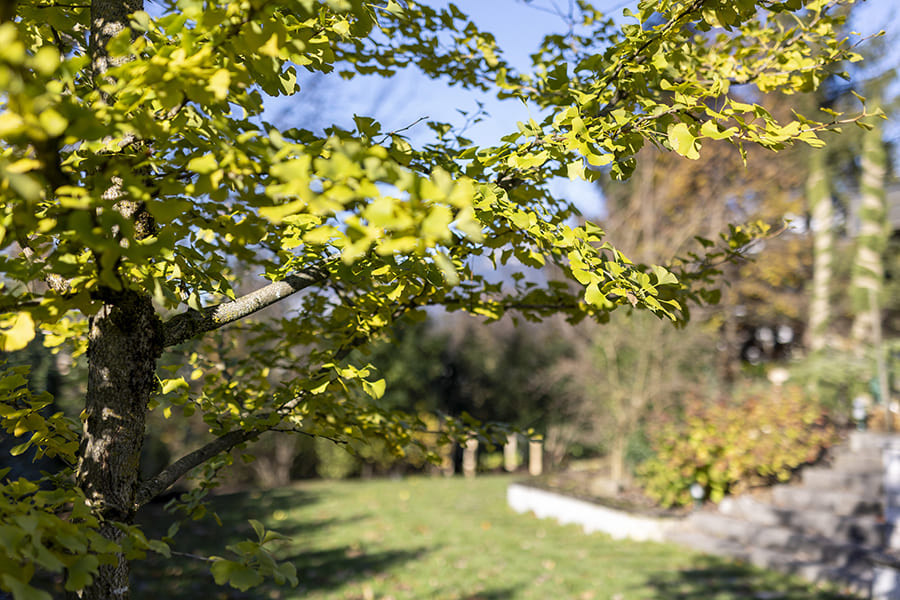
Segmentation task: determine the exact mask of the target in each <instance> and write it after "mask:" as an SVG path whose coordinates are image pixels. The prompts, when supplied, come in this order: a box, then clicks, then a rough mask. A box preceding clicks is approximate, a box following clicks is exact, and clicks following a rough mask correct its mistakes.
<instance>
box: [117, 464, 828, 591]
mask: <svg viewBox="0 0 900 600" xmlns="http://www.w3.org/2000/svg"><path fill="white" fill-rule="evenodd" d="M510 481H512V479H510V478H509V477H500V476H491V477H479V478H477V479H474V480H465V479H460V478H453V479H430V478H410V479H404V480H375V481H341V482H332V481H315V482H308V483H302V484H298V485H296V486H292V487H290V488H282V489H278V490H273V491H268V492H259V493H249V494H233V495H228V496H220V497H218V498H216V499H215V501H214V502H213V506H212V508H213V510H215V512H216V513H217V514H218V515H219V517H220V518H221V520H222V522H223V525H222V526H221V527H220V526H219V525H217V524H216V522H215V520H214V519H212V518H206V519H203V520H202V521H198V522H190V523H188V524H186V525H185V526H184V527H183V529H182V533H181V534H180V535H179V538H178V543H177V545H176V547H175V549H176V550H178V551H180V552H185V553H190V554H197V555H205V556H208V555H210V554H222V553H223V547H224V545H225V544H226V543H229V542H230V541H233V540H238V539H241V538H242V537H251V536H252V535H253V534H252V530H251V528H250V526H249V524H247V519H248V518H258V519H259V520H261V521H263V522H264V523H265V525H266V527H269V528H272V529H276V530H278V531H280V532H282V533H284V534H286V535H288V536H290V537H291V541H290V542H289V543H285V546H284V547H283V548H282V551H281V557H282V558H283V559H285V560H290V561H292V562H293V563H294V564H295V565H296V567H297V572H298V575H299V578H300V585H299V586H298V587H296V588H292V587H289V586H283V587H278V586H274V585H267V586H264V587H263V588H261V589H256V590H251V591H249V592H246V593H241V592H239V591H237V590H233V589H227V588H217V587H216V586H214V584H213V582H212V577H211V576H210V575H209V573H208V570H207V569H206V568H205V565H204V564H203V562H202V561H199V560H195V559H190V558H187V557H185V556H175V557H173V558H172V559H171V560H168V561H163V560H161V559H159V560H157V559H153V560H150V561H146V562H144V563H139V564H137V565H136V566H135V572H134V575H133V576H134V596H133V597H134V598H136V599H150V598H154V599H160V598H191V599H193V598H202V599H204V600H212V599H214V598H272V599H281V598H284V599H288V598H290V599H299V598H304V599H309V600H338V599H344V600H351V599H355V600H370V599H375V598H378V599H381V600H389V599H393V600H401V599H417V600H418V599H447V600H449V599H459V600H463V599H467V600H476V599H480V600H513V599H516V600H518V599H521V600H526V599H534V600H538V599H539V600H545V599H551V598H553V599H569V598H571V599H575V600H600V599H611V600H636V599H651V598H652V599H660V600H673V599H675V600H678V599H680V600H718V599H735V600H737V599H741V600H743V599H748V598H749V599H753V598H759V599H775V598H784V599H798V600H799V599H812V598H817V599H818V598H826V599H836V598H841V597H842V596H839V595H837V594H835V593H832V592H829V591H826V590H823V589H818V588H816V587H814V586H809V585H807V584H805V583H802V582H799V581H797V580H796V579H793V578H788V577H785V576H782V575H778V574H775V573H770V572H765V571H759V570H756V569H753V568H750V567H745V566H741V565H736V564H733V563H729V562H725V561H720V560H717V559H712V558H710V557H704V556H701V555H697V554H694V553H691V552H688V551H685V550H683V549H681V548H678V547H676V546H670V545H664V544H655V543H637V542H623V541H613V540H612V539H610V538H609V537H608V536H605V535H602V534H591V535H585V534H583V533H582V532H581V530H580V529H579V528H578V527H575V526H560V525H558V524H556V523H555V522H553V521H547V520H538V519H535V518H534V517H533V516H530V515H518V514H515V513H513V512H512V511H511V510H509V509H508V508H507V506H506V486H507V484H508V483H509V482H510ZM159 517H160V515H159V514H156V515H151V518H150V519H149V520H148V526H149V527H150V529H151V531H154V529H153V528H154V526H158V527H159V528H160V529H159V530H155V532H156V534H157V535H162V534H163V533H164V532H165V528H166V525H165V524H164V523H163V519H161V518H159Z"/></svg>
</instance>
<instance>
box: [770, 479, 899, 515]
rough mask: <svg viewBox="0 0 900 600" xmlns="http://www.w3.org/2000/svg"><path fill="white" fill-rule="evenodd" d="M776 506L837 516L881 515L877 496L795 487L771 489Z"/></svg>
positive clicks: (880, 505)
mask: <svg viewBox="0 0 900 600" xmlns="http://www.w3.org/2000/svg"><path fill="white" fill-rule="evenodd" d="M772 500H773V502H774V504H775V505H776V506H779V507H781V508H788V509H792V510H826V511H831V512H834V513H835V514H838V515H868V514H881V512H882V510H883V502H882V500H881V497H880V496H878V495H874V496H873V495H871V494H859V493H855V492H845V491H840V490H829V491H825V490H816V489H810V488H806V487H802V486H797V485H779V486H775V487H774V488H772Z"/></svg>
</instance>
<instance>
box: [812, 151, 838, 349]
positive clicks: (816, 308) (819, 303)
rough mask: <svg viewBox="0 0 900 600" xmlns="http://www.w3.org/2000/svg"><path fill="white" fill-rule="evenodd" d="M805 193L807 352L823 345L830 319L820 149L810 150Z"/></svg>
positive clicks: (828, 223)
mask: <svg viewBox="0 0 900 600" xmlns="http://www.w3.org/2000/svg"><path fill="white" fill-rule="evenodd" d="M806 194H807V201H808V202H809V208H810V213H811V215H812V232H813V283H812V298H811V300H810V305H809V331H808V332H807V336H808V338H807V339H808V343H809V349H810V351H812V352H817V351H819V350H822V349H823V348H825V344H826V333H827V330H828V325H829V321H830V319H831V311H830V306H829V299H828V296H829V291H830V288H831V263H832V255H833V253H834V231H833V227H834V209H833V208H832V206H831V190H830V188H829V184H828V171H827V170H826V167H825V153H824V152H822V151H817V150H813V151H812V152H811V154H810V162H809V179H808V180H807V182H806Z"/></svg>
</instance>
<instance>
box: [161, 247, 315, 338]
mask: <svg viewBox="0 0 900 600" xmlns="http://www.w3.org/2000/svg"><path fill="white" fill-rule="evenodd" d="M328 276H329V272H328V269H327V266H326V265H316V266H314V267H311V268H309V269H307V270H306V271H303V272H301V273H296V274H293V275H288V276H287V277H285V278H284V279H283V280H281V281H275V282H273V283H270V284H269V285H267V286H264V287H261V288H259V289H258V290H254V291H252V292H250V293H249V294H246V295H244V296H241V297H240V298H237V299H235V300H232V301H231V302H225V303H223V304H217V305H216V306H209V307H207V308H204V309H202V310H188V311H187V312H183V313H181V314H178V315H176V316H174V317H172V318H171V319H169V320H168V321H166V322H165V323H164V324H163V335H164V342H163V343H164V345H165V346H166V347H169V346H175V345H177V344H180V343H182V342H186V341H187V340H190V339H192V338H195V337H197V336H199V335H201V334H204V333H206V332H208V331H213V330H215V329H218V328H219V327H222V326H223V325H228V324H229V323H233V322H235V321H238V320H240V319H243V318H244V317H246V316H248V315H251V314H253V313H255V312H257V311H259V310H262V309H264V308H266V307H267V306H271V305H272V304H275V303H276V302H278V301H279V300H283V299H284V298H287V297H288V296H290V295H292V294H295V293H297V292H299V291H301V290H304V289H306V288H308V287H310V286H312V285H315V284H317V283H321V282H323V281H325V280H326V279H328Z"/></svg>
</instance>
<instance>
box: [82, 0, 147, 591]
mask: <svg viewBox="0 0 900 600" xmlns="http://www.w3.org/2000/svg"><path fill="white" fill-rule="evenodd" d="M142 9H143V0H92V2H91V33H90V53H91V65H92V70H93V75H94V81H95V82H96V83H97V84H100V82H101V79H102V77H103V76H104V75H105V73H106V71H107V69H109V67H111V66H114V65H115V64H117V62H118V61H121V60H124V59H111V58H110V56H109V53H108V52H107V50H106V45H107V43H108V42H109V40H110V39H112V38H113V37H115V36H116V35H118V34H119V33H121V32H122V31H124V30H125V29H127V28H128V24H129V22H128V19H129V15H130V14H132V13H134V12H135V11H138V10H142ZM120 188H121V179H118V178H116V177H113V178H112V180H111V181H110V189H109V190H108V191H107V193H105V194H104V198H109V199H119V198H121V197H122V195H123V194H122V190H121V189H120ZM125 204H127V206H123V205H122V203H120V206H119V207H117V208H120V210H121V209H122V208H125V209H126V210H125V211H124V212H126V213H127V214H126V216H132V217H133V216H134V213H135V212H136V211H135V210H133V208H134V207H133V206H131V205H133V204H134V203H133V202H132V203H129V202H127V200H126V201H125ZM103 293H104V294H105V297H104V304H103V306H102V307H101V309H100V310H99V311H98V312H97V313H96V314H95V315H94V316H92V317H91V319H90V328H89V333H88V389H87V397H86V398H85V410H84V415H83V426H82V441H81V447H80V449H79V459H78V469H77V471H76V475H75V481H76V484H77V485H78V486H79V487H80V488H81V489H82V490H83V492H84V494H85V496H86V497H87V499H88V502H89V503H90V504H91V506H92V507H93V509H94V510H95V511H96V512H97V513H98V514H99V515H100V517H101V518H102V519H103V523H102V525H101V528H100V532H101V534H102V535H103V536H104V537H106V538H107V539H109V540H112V541H115V542H119V541H120V540H121V539H122V533H121V531H120V530H119V529H118V528H117V527H116V525H115V523H116V522H120V523H126V524H130V523H131V522H133V520H134V511H135V493H136V491H137V483H138V475H139V473H140V456H141V446H142V443H143V439H144V424H145V421H146V416H147V405H148V402H149V401H150V397H151V395H152V394H153V393H154V392H155V391H156V360H157V358H159V356H160V354H161V353H162V348H163V332H162V324H161V322H160V320H159V318H158V317H157V315H156V312H155V311H154V310H153V306H152V304H151V302H150V299H149V297H147V296H145V295H142V294H139V293H137V292H134V291H131V290H125V291H112V290H103ZM69 597H72V598H82V599H92V600H93V599H96V600H101V599H104V600H109V599H127V598H129V597H130V586H129V579H128V562H127V561H126V560H125V556H124V555H123V554H119V555H118V556H117V560H116V564H114V565H103V566H101V567H100V571H99V573H98V574H97V576H96V577H95V578H94V581H93V582H92V584H91V585H90V586H88V587H87V588H85V589H83V590H81V591H79V592H75V593H72V594H70V595H69Z"/></svg>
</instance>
